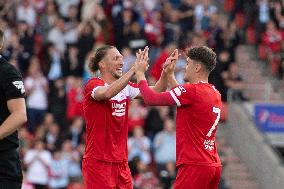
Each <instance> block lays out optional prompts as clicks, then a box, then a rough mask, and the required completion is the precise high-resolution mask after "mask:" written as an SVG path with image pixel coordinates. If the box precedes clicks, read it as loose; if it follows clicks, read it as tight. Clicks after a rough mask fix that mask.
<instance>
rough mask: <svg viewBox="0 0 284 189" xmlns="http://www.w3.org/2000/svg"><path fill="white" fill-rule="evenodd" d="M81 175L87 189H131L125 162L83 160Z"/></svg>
mask: <svg viewBox="0 0 284 189" xmlns="http://www.w3.org/2000/svg"><path fill="white" fill-rule="evenodd" d="M82 173H83V177H84V182H85V185H86V187H87V189H102V188H103V189H133V186H132V177H131V173H130V169H129V166H128V163H127V162H122V163H111V162H104V161H99V160H96V159H94V158H84V159H83V162H82Z"/></svg>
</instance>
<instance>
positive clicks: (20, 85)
mask: <svg viewBox="0 0 284 189" xmlns="http://www.w3.org/2000/svg"><path fill="white" fill-rule="evenodd" d="M13 85H14V86H15V87H16V88H17V89H19V90H21V93H22V94H24V93H25V91H26V90H25V87H24V83H23V82H22V81H14V82H13Z"/></svg>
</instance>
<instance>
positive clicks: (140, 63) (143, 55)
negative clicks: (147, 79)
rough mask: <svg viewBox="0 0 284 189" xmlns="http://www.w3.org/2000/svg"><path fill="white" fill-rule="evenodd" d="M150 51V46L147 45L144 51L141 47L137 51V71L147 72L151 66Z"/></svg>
mask: <svg viewBox="0 0 284 189" xmlns="http://www.w3.org/2000/svg"><path fill="white" fill-rule="evenodd" d="M148 52H149V48H148V46H146V47H145V48H144V49H143V51H141V49H139V51H138V52H137V53H136V61H135V65H134V66H135V73H136V74H137V73H145V72H146V71H147V69H148V67H149V65H148V60H149V57H148Z"/></svg>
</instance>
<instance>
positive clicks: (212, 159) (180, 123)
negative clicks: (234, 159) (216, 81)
mask: <svg viewBox="0 0 284 189" xmlns="http://www.w3.org/2000/svg"><path fill="white" fill-rule="evenodd" d="M170 94H171V96H172V97H173V99H174V100H175V102H176V104H177V106H178V107H177V115H176V135H177V136H176V138H177V143H176V145H177V147H176V148H177V149H176V150H177V166H178V165H180V164H195V165H209V166H221V162H220V158H219V156H218V153H217V148H216V143H215V136H216V130H217V127H218V122H219V119H220V113H221V107H222V102H221V95H220V93H219V92H218V91H217V90H216V89H215V87H214V86H213V85H211V84H208V83H204V82H199V83H197V84H184V85H180V86H178V87H176V88H174V89H172V90H171V91H170Z"/></svg>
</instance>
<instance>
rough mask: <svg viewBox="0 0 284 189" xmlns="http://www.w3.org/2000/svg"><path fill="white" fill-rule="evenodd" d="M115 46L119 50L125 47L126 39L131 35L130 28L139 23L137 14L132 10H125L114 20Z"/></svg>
mask: <svg viewBox="0 0 284 189" xmlns="http://www.w3.org/2000/svg"><path fill="white" fill-rule="evenodd" d="M113 20H114V22H113V24H114V27H113V28H114V36H115V44H116V46H117V47H118V49H121V48H122V46H123V45H124V37H125V36H127V35H128V34H129V33H130V26H131V24H132V23H133V22H135V21H138V15H137V12H135V11H134V10H133V9H130V8H123V9H122V10H121V11H120V12H119V13H118V14H117V15H116V16H115V17H114V18H113Z"/></svg>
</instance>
